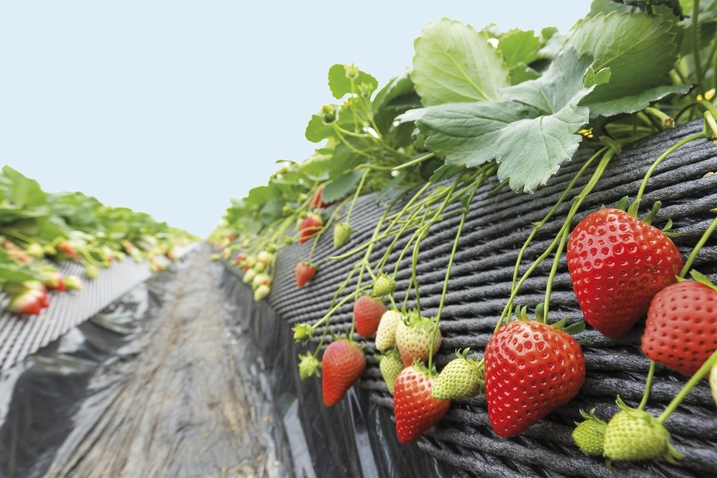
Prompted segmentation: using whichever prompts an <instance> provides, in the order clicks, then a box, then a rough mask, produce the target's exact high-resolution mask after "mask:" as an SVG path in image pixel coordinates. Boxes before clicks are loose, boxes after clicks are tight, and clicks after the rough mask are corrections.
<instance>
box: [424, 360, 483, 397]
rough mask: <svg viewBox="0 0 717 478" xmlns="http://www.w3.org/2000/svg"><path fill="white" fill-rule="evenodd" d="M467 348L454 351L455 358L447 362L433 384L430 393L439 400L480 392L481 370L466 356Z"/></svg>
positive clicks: (474, 394) (472, 395)
mask: <svg viewBox="0 0 717 478" xmlns="http://www.w3.org/2000/svg"><path fill="white" fill-rule="evenodd" d="M467 354H468V349H465V350H462V351H461V350H458V351H456V356H457V358H455V359H453V360H451V361H450V362H448V365H446V366H445V367H444V368H443V370H441V373H440V375H438V377H437V378H436V381H435V382H434V384H433V389H432V390H431V394H432V395H433V396H434V397H435V398H437V399H439V400H452V399H454V398H472V397H475V396H476V395H478V394H479V393H480V389H481V385H482V384H483V370H482V367H480V366H478V363H477V362H476V361H475V360H473V359H469V358H468V357H467Z"/></svg>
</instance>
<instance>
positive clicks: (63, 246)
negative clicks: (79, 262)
mask: <svg viewBox="0 0 717 478" xmlns="http://www.w3.org/2000/svg"><path fill="white" fill-rule="evenodd" d="M55 248H56V249H57V250H58V251H60V252H62V253H63V254H65V255H67V256H68V257H69V258H70V259H77V258H78V256H77V250H75V246H74V244H72V243H71V242H70V241H62V242H61V243H59V244H58V245H57V246H55Z"/></svg>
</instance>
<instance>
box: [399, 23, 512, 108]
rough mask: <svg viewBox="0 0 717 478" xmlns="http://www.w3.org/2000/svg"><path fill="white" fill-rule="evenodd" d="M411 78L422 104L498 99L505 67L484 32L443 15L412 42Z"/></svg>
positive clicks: (502, 84)
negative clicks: (413, 53) (413, 52)
mask: <svg viewBox="0 0 717 478" xmlns="http://www.w3.org/2000/svg"><path fill="white" fill-rule="evenodd" d="M414 48H415V51H416V54H415V56H414V57H413V72H412V73H411V79H412V80H413V83H414V84H415V85H416V92H417V93H418V94H419V96H420V97H421V100H422V102H423V104H424V106H432V105H440V104H443V103H459V102H466V101H493V100H499V99H500V94H499V93H498V91H499V90H500V89H501V88H504V87H506V86H508V85H509V84H510V83H509V82H508V68H507V67H506V66H505V64H504V63H503V58H502V56H501V54H500V53H499V52H498V51H497V50H496V49H495V48H494V47H493V46H492V45H491V44H490V43H488V35H487V34H486V33H485V32H477V31H475V29H473V27H471V26H470V25H464V24H462V23H460V22H457V21H454V20H450V19H448V18H443V19H442V20H441V21H440V22H432V23H429V24H428V26H427V27H426V28H424V29H423V32H422V34H421V37H420V38H418V39H417V40H416V41H415V43H414Z"/></svg>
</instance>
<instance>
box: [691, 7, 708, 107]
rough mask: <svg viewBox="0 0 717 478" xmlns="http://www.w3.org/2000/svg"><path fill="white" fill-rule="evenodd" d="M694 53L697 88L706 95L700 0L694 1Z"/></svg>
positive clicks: (703, 95)
mask: <svg viewBox="0 0 717 478" xmlns="http://www.w3.org/2000/svg"><path fill="white" fill-rule="evenodd" d="M692 55H693V56H694V65H695V76H697V82H696V83H697V89H698V91H699V92H700V94H701V95H702V98H704V97H705V85H704V78H703V77H702V58H700V0H693V1H692Z"/></svg>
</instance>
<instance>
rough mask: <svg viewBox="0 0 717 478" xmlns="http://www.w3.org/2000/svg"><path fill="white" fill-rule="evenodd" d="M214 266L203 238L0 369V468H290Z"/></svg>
mask: <svg viewBox="0 0 717 478" xmlns="http://www.w3.org/2000/svg"><path fill="white" fill-rule="evenodd" d="M213 267H214V266H213V265H212V264H211V263H210V261H209V250H208V248H204V249H201V250H200V251H199V252H198V253H196V254H195V255H193V256H192V257H191V258H190V260H189V261H188V262H187V263H186V264H179V265H175V266H172V267H171V269H170V270H168V271H165V272H162V273H159V274H157V275H155V276H154V277H153V278H152V279H150V280H148V281H147V282H146V283H143V284H141V285H139V286H137V287H135V288H134V289H133V290H132V291H131V292H129V293H128V294H126V295H125V296H123V297H122V298H121V299H120V300H119V301H117V302H115V303H113V304H112V305H111V306H109V307H107V308H106V309H104V310H103V311H102V312H101V313H99V314H97V315H96V316H94V317H92V318H91V319H90V320H89V321H87V322H85V323H83V324H81V325H80V326H78V327H76V328H74V329H72V330H71V331H70V332H69V333H68V334H66V335H64V336H63V337H62V338H61V339H60V340H58V341H56V342H54V343H52V344H50V345H49V346H47V347H45V348H43V349H41V350H40V351H39V352H38V353H36V354H34V355H31V356H29V357H27V358H26V359H25V360H24V361H23V362H21V363H19V364H17V365H16V366H15V367H13V368H12V369H10V370H9V371H7V372H6V373H5V374H3V375H2V377H1V378H0V477H3V478H5V477H7V478H15V477H22V478H26V477H43V476H45V477H73V478H74V477H87V478H90V477H92V478H96V477H104V476H107V477H119V476H127V477H145V476H147V477H149V476H157V477H160V476H161V477H164V476H167V477H169V476H171V477H195V476H202V477H205V476H215V477H220V476H221V477H226V478H230V477H231V478H233V477H249V476H252V477H255V478H260V477H261V478H264V477H266V478H273V477H283V476H292V475H291V468H292V465H291V463H292V462H291V454H290V451H289V447H288V445H287V444H286V443H287V441H286V438H285V434H284V432H283V423H282V421H281V419H280V418H279V417H278V416H277V415H276V413H275V409H276V407H275V406H274V404H273V403H272V401H271V394H270V391H269V390H268V389H267V387H266V383H267V380H266V378H265V376H264V374H263V372H262V364H261V363H260V361H257V359H256V356H255V354H254V353H253V352H252V351H253V345H252V344H251V343H248V340H247V336H246V334H241V333H240V330H237V328H236V327H235V326H234V324H233V320H234V315H233V314H234V309H233V308H232V307H231V306H230V305H229V304H225V303H224V302H223V297H222V294H221V292H220V291H219V289H218V287H217V285H218V279H219V278H218V276H217V274H216V271H213ZM265 392H266V393H265Z"/></svg>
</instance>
